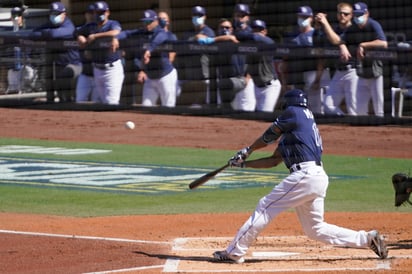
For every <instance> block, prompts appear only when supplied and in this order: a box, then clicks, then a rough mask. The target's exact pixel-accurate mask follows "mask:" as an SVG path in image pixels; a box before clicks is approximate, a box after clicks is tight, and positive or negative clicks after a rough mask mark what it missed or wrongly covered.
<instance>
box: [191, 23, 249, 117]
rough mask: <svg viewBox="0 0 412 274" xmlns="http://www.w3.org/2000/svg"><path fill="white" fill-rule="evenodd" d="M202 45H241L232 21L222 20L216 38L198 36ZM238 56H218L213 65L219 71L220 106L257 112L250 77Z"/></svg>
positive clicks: (215, 57)
mask: <svg viewBox="0 0 412 274" xmlns="http://www.w3.org/2000/svg"><path fill="white" fill-rule="evenodd" d="M196 37H197V41H198V42H199V43H200V44H206V45H207V44H213V43H218V42H229V43H239V40H237V38H236V36H235V35H234V31H233V25H232V22H231V20H229V19H226V18H221V19H220V20H219V25H218V28H217V36H216V37H207V36H204V35H202V34H199V35H197V36H196ZM237 57H238V55H237V54H216V55H214V56H213V63H214V65H215V66H216V71H217V79H218V80H217V88H218V104H219V105H221V106H223V107H229V108H232V109H234V110H239V111H255V106H256V99H255V94H254V90H253V85H250V84H249V83H250V82H253V81H251V78H250V75H248V74H245V68H244V67H243V65H241V64H240V63H239V59H238V58H237Z"/></svg>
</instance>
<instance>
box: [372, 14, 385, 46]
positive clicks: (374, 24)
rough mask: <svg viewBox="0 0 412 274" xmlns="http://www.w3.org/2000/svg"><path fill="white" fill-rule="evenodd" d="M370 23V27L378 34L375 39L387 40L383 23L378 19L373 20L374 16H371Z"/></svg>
mask: <svg viewBox="0 0 412 274" xmlns="http://www.w3.org/2000/svg"><path fill="white" fill-rule="evenodd" d="M368 23H369V24H370V27H371V28H372V29H373V31H374V33H375V34H376V37H375V39H377V40H382V41H386V35H385V32H384V31H383V29H382V26H381V24H379V23H378V22H377V21H376V20H373V19H372V18H369V22H368Z"/></svg>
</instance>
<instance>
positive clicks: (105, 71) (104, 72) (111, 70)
mask: <svg viewBox="0 0 412 274" xmlns="http://www.w3.org/2000/svg"><path fill="white" fill-rule="evenodd" d="M93 75H94V81H95V88H96V92H97V93H98V94H99V98H100V100H101V102H102V103H103V104H109V105H118V104H119V102H120V94H121V92H122V86H123V80H124V70H123V64H122V61H121V60H117V61H115V62H113V63H111V64H104V65H97V64H95V65H94V68H93Z"/></svg>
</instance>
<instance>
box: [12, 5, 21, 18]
mask: <svg viewBox="0 0 412 274" xmlns="http://www.w3.org/2000/svg"><path fill="white" fill-rule="evenodd" d="M10 13H11V15H12V16H16V15H17V16H22V15H23V9H22V8H20V7H14V8H12V9H11V10H10Z"/></svg>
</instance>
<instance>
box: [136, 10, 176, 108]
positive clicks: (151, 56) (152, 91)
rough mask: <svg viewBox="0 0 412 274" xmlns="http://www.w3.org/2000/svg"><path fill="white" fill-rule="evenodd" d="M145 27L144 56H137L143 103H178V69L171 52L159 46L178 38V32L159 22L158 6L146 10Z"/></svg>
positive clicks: (146, 105)
mask: <svg viewBox="0 0 412 274" xmlns="http://www.w3.org/2000/svg"><path fill="white" fill-rule="evenodd" d="M140 20H141V21H142V22H143V24H144V28H145V34H144V36H143V37H142V38H143V39H144V40H143V42H144V43H143V44H144V46H143V48H142V52H141V56H140V57H139V56H138V58H136V62H135V64H136V66H137V69H138V74H137V82H138V83H140V84H143V91H142V106H145V107H152V106H157V105H158V101H159V99H160V105H161V106H164V107H175V106H176V97H177V91H178V89H177V71H176V68H175V67H174V66H173V64H172V63H171V61H170V56H169V53H168V52H166V51H157V50H156V49H157V48H158V47H159V46H161V45H163V44H166V43H169V42H171V41H174V40H173V39H174V38H175V36H174V35H173V33H171V32H170V31H166V30H165V24H163V23H162V26H160V25H159V22H160V20H159V18H158V15H157V13H156V12H155V11H154V10H145V11H144V13H143V17H142V18H141V19H140Z"/></svg>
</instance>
